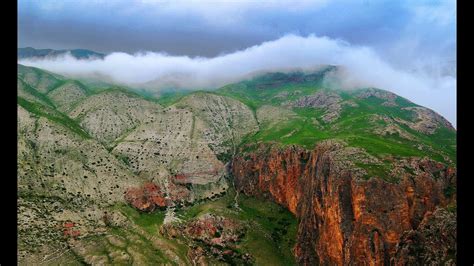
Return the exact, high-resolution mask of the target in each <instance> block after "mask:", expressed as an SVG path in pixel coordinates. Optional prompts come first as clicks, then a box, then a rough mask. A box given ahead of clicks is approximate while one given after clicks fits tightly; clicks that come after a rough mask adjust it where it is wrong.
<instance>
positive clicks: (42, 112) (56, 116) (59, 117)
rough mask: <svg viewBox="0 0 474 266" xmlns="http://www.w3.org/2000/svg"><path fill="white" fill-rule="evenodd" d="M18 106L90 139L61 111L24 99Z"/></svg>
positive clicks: (20, 98) (19, 99) (21, 99)
mask: <svg viewBox="0 0 474 266" xmlns="http://www.w3.org/2000/svg"><path fill="white" fill-rule="evenodd" d="M18 104H19V105H20V106H21V107H23V108H25V109H26V110H27V111H28V112H30V113H32V114H35V115H38V116H41V117H45V118H47V119H49V120H51V121H53V122H56V123H59V124H61V125H63V126H64V127H66V128H67V129H69V130H71V131H72V132H74V133H76V134H77V135H79V136H81V137H83V138H85V139H88V138H90V136H89V134H88V133H87V132H85V131H84V130H83V129H82V128H81V127H80V126H79V125H78V124H77V122H76V121H74V120H72V119H71V118H69V117H68V116H66V115H64V114H63V113H61V112H59V111H56V110H54V109H51V108H49V107H47V106H44V105H42V104H39V103H34V102H31V101H28V100H26V99H24V98H22V97H18Z"/></svg>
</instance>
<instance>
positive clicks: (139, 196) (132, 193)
mask: <svg viewBox="0 0 474 266" xmlns="http://www.w3.org/2000/svg"><path fill="white" fill-rule="evenodd" d="M125 200H126V201H127V202H128V203H129V204H131V205H132V206H133V207H135V208H137V209H139V210H141V211H148V212H150V211H154V210H155V208H157V207H158V208H160V207H166V206H168V205H170V202H169V200H168V201H167V200H166V198H165V195H164V193H163V191H162V190H161V188H160V187H159V186H157V185H156V184H153V183H151V182H149V183H145V184H144V185H143V186H142V187H140V188H129V189H127V191H126V193H125Z"/></svg>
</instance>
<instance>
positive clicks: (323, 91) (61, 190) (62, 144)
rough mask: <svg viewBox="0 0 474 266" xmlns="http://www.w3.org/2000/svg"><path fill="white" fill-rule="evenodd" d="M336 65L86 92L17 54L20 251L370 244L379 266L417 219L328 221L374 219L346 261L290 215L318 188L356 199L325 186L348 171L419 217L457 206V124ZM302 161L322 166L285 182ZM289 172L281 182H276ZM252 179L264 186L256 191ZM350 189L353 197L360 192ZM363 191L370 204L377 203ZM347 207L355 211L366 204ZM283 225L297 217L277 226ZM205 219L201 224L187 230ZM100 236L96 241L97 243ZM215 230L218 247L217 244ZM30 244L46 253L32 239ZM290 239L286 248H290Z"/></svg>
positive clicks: (28, 254)
mask: <svg viewBox="0 0 474 266" xmlns="http://www.w3.org/2000/svg"><path fill="white" fill-rule="evenodd" d="M331 69H333V67H329V68H327V69H325V70H323V71H320V72H315V73H309V74H305V73H289V74H288V73H269V74H265V75H262V76H258V77H256V78H253V79H250V80H244V81H241V82H238V83H234V84H229V85H226V86H224V87H222V88H219V89H217V90H214V91H208V92H203V91H200V92H190V93H188V94H184V95H177V97H174V96H172V97H169V98H166V99H160V98H158V99H151V98H149V97H145V96H142V95H140V94H137V93H135V92H133V91H132V92H130V91H128V90H127V89H124V88H113V87H112V88H103V89H93V88H90V87H88V86H86V85H84V84H83V83H81V82H77V81H74V80H69V79H67V78H65V77H62V76H59V75H55V74H54V73H48V72H46V71H42V70H41V69H37V68H30V67H25V66H21V65H19V74H18V75H19V77H18V80H19V85H18V91H19V92H22V94H21V95H20V94H19V97H18V106H19V107H18V114H19V116H18V119H19V120H18V130H19V151H18V155H19V156H18V157H19V160H18V169H19V174H18V180H19V194H20V195H22V196H20V199H19V200H20V203H21V204H19V205H20V206H21V208H20V211H19V217H20V220H21V223H20V224H19V229H20V230H19V232H20V238H19V239H20V245H19V254H20V261H21V262H22V263H23V264H31V263H39V262H40V261H41V254H42V255H47V254H50V253H51V250H50V249H51V248H52V249H59V250H64V255H63V256H60V257H58V258H56V260H55V261H56V262H58V263H59V262H61V261H62V262H64V261H68V260H71V256H72V257H73V258H80V260H83V261H86V262H87V263H104V264H114V263H130V262H132V261H133V262H135V263H142V264H150V263H155V264H156V263H158V264H159V263H167V262H168V263H169V262H170V261H173V262H174V263H177V264H191V261H201V262H202V263H210V264H212V263H217V262H220V263H228V264H232V263H236V262H239V263H242V262H245V263H247V264H265V263H270V261H271V263H272V264H273V265H277V264H278V263H281V264H283V261H285V262H286V263H285V265H288V264H297V263H298V264H302V265H307V264H308V263H312V262H314V261H320V262H321V263H324V262H337V261H339V262H340V261H346V262H347V258H349V260H351V261H352V259H351V258H352V256H353V255H350V254H372V255H371V256H368V257H371V258H377V259H376V260H375V262H376V265H383V264H384V263H385V262H386V260H387V259H390V258H392V257H394V256H395V253H397V252H398V251H395V250H394V249H393V245H394V244H396V243H398V242H399V241H405V240H403V239H404V238H403V237H402V233H404V231H406V230H409V229H412V230H415V232H416V230H418V222H417V223H415V224H414V225H413V226H411V227H410V226H408V224H409V222H407V220H403V221H401V223H403V224H404V225H406V226H404V227H403V228H402V229H400V230H398V229H397V231H396V232H397V234H392V235H390V234H391V233H390V230H391V229H390V226H388V227H387V226H385V225H384V226H382V227H380V226H379V225H378V224H379V223H375V224H370V223H367V222H366V221H371V220H370V219H369V218H361V220H360V221H358V222H354V224H358V225H357V226H361V225H364V226H366V227H367V228H368V229H367V230H366V229H363V230H362V229H357V230H359V231H353V232H352V231H351V232H352V233H351V232H350V231H347V230H346V226H349V225H347V224H350V221H349V220H346V219H348V218H347V217H346V216H342V218H341V219H342V224H341V225H334V226H336V227H334V228H332V229H331V230H332V231H334V232H343V234H344V235H347V236H349V235H352V237H354V239H355V240H354V241H359V240H360V239H363V238H364V237H367V236H368V235H370V230H372V229H377V230H378V232H379V233H378V235H377V236H375V238H378V239H379V240H376V241H372V242H371V243H372V244H368V246H363V245H362V244H361V245H352V246H350V245H345V244H344V245H342V246H339V247H338V249H339V248H341V247H342V249H344V248H345V247H348V248H349V247H350V249H351V252H347V253H346V254H347V255H345V256H346V257H347V258H346V259H344V258H342V257H341V256H342V255H341V253H331V252H329V250H330V249H332V248H333V247H331V246H328V245H325V244H323V243H324V241H320V242H318V243H320V244H318V247H317V248H315V249H311V247H312V246H310V245H309V246H307V243H308V242H307V240H308V239H313V240H314V239H317V238H315V236H317V235H318V234H320V233H321V234H326V233H328V232H330V231H331V230H329V229H328V228H327V227H321V226H318V225H317V224H315V223H313V222H307V221H305V220H304V219H303V222H298V221H297V220H296V217H295V213H303V212H299V211H297V210H298V209H300V208H309V207H308V206H313V205H311V203H310V202H312V201H321V200H322V201H326V202H328V203H330V204H333V205H331V206H332V207H331V208H329V207H328V208H329V209H328V211H332V210H337V209H338V208H339V207H337V206H338V204H339V203H338V202H339V200H337V198H338V197H342V198H341V200H340V201H341V203H340V204H343V206H342V205H341V206H342V207H341V208H343V209H344V210H347V209H348V208H349V209H351V208H356V207H350V206H349V207H348V205H347V204H346V203H345V202H346V200H345V198H344V195H345V192H347V190H348V189H349V188H348V187H344V188H341V189H339V188H337V187H334V189H333V190H332V191H333V192H330V193H329V194H325V192H324V191H322V190H325V189H327V186H328V184H326V185H325V183H324V182H335V183H334V184H337V183H338V182H339V181H338V180H339V177H340V176H343V177H344V176H346V175H350V176H354V177H357V178H356V179H357V180H358V181H357V183H354V185H353V188H354V189H356V188H357V189H359V190H361V189H364V188H365V185H364V184H365V183H367V184H372V183H374V184H377V186H375V188H373V191H374V193H375V194H377V193H383V188H384V187H390V188H391V191H393V193H392V194H391V197H393V199H394V200H393V202H410V201H411V202H412V205H410V206H411V207H409V208H408V207H403V208H402V207H400V208H397V209H396V210H397V211H400V212H403V213H405V212H412V211H415V212H416V213H415V214H413V217H416V220H419V219H421V218H422V217H423V215H425V216H426V219H427V221H428V220H429V216H430V214H429V213H430V212H432V211H434V210H435V208H438V207H439V208H444V209H448V210H452V209H453V206H455V193H456V188H455V182H454V181H453V180H455V178H456V176H455V165H456V158H455V157H456V130H455V129H454V128H453V127H452V126H451V125H450V123H449V122H447V121H446V120H445V119H443V118H442V117H441V116H440V115H438V114H436V113H435V112H434V111H432V110H429V109H428V108H424V107H421V106H418V105H416V104H414V103H412V102H410V101H408V100H406V99H404V98H401V97H399V96H397V95H395V94H393V93H390V92H388V91H384V90H379V89H374V88H363V89H360V90H354V91H343V90H337V89H332V88H328V87H327V83H325V82H324V77H325V75H326V72H325V71H331ZM25 97H28V99H26V98H25ZM48 102H49V103H48ZM328 143H329V144H328ZM331 143H332V144H331ZM321 145H322V146H321ZM318 147H319V148H318ZM322 147H326V148H322ZM315 149H316V150H315ZM318 149H319V150H318ZM321 149H322V150H321ZM323 150H329V153H326V152H323ZM259 154H260V155H259ZM283 154H286V155H284V156H283ZM309 154H313V155H309ZM311 156H313V157H314V159H311V160H309V158H312V157H311ZM318 156H319V157H318ZM250 158H253V159H252V160H249V159H250ZM266 158H267V159H268V160H267V159H266ZM292 158H293V159H292ZM295 158H298V159H295ZM316 158H321V159H316ZM308 160H309V161H308ZM315 160H316V161H318V160H322V162H315ZM323 162H324V163H323ZM335 162H344V163H343V164H340V165H339V164H337V163H335ZM320 164H321V165H320ZM315 165H319V166H315ZM324 165H325V166H324ZM327 167H328V168H327ZM326 168H327V169H326ZM298 169H300V170H298ZM301 169H306V170H301ZM325 169H326V170H325ZM328 169H332V170H328ZM305 171H306V172H307V174H296V173H298V172H300V173H303V172H305ZM328 171H329V172H328ZM331 171H332V172H331ZM286 172H287V173H288V174H284V175H282V173H286ZM312 172H317V173H318V174H315V175H314V180H318V181H317V183H314V186H312V187H313V188H314V189H313V190H307V189H308V188H309V187H306V188H305V187H304V186H302V185H298V182H299V181H295V180H297V179H298V178H301V179H303V181H302V182H303V183H302V184H308V183H310V181H308V180H313V179H311V178H310V177H312V176H313V175H312V174H311V173H312ZM244 173H245V174H244ZM271 173H275V175H272V174H271ZM331 173H334V174H331ZM282 176H286V177H284V178H283V177H282ZM308 178H309V179H308ZM344 178H345V177H344ZM410 178H411V179H413V180H416V181H417V182H418V183H419V184H420V185H416V184H418V183H415V185H414V186H415V187H414V188H412V189H413V193H414V194H413V193H412V192H410V193H412V194H413V195H412V194H409V195H412V196H403V193H402V192H401V191H403V190H404V189H405V190H409V188H408V187H409V186H408V185H407V184H408V183H407V182H408V181H407V180H410ZM290 179H291V180H293V179H294V180H293V181H294V182H293V181H291V180H290ZM304 180H306V181H304ZM324 180H326V181H324ZM328 180H329V181H328ZM344 180H345V179H344ZM285 182H289V183H288V185H287V186H283V187H282V186H281V184H284V183H285ZM311 182H313V181H311ZM315 182H316V181H315ZM354 182H355V181H354ZM453 182H454V183H453ZM344 184H346V183H344ZM355 184H358V185H355ZM330 186H332V185H329V187H330ZM256 187H261V188H262V189H261V190H259V192H261V194H259V193H256V192H255V188H256ZM371 188H372V187H371ZM367 189H368V188H367ZM318 191H320V192H321V193H322V194H321V193H319V192H318ZM359 192H360V191H359ZM359 192H357V193H359ZM357 193H356V192H354V194H353V195H354V197H356V195H359V196H360V195H363V193H362V192H360V193H359V194H357ZM407 193H408V192H407ZM349 194H350V193H349ZM349 194H347V195H349ZM351 195H352V194H351ZM407 195H408V194H407ZM359 196H357V197H359ZM423 197H426V198H427V200H426V203H423ZM283 198H285V199H288V200H287V201H286V200H285V201H282V199H283ZM366 198H367V199H369V200H367V201H366V202H367V206H369V205H370V206H372V205H371V204H375V203H374V199H371V198H370V197H369V196H366ZM42 199H43V201H42ZM436 199H441V200H436ZM285 202H287V203H285ZM354 202H355V201H354ZM413 202H415V203H413ZM273 204H279V205H281V206H283V207H285V208H286V209H285V208H283V209H278V208H280V207H275V206H278V205H273ZM354 204H355V203H354ZM354 204H353V206H356V205H357V204H356V205H354ZM407 204H409V203H407ZM413 204H414V205H413ZM38 206H42V208H38ZM304 206H306V207H304ZM314 206H316V205H314ZM357 206H358V207H357V208H358V210H356V209H352V210H351V212H356V211H359V212H360V213H364V215H369V211H372V209H370V208H369V207H367V206H365V205H363V204H362V205H357ZM403 206H405V205H403ZM414 206H415V207H414ZM371 208H372V207H371ZM384 208H385V207H384ZM384 208H382V209H384ZM387 208H389V207H387ZM266 209H268V210H270V209H271V210H278V211H276V212H273V213H272V212H268V211H266ZM382 209H380V210H379V209H377V210H376V213H375V214H373V215H376V217H377V219H380V220H381V221H383V220H384V219H388V218H387V217H391V216H390V215H392V212H391V211H387V212H384V210H382ZM385 209H386V208H385ZM389 209H390V208H389ZM289 212H291V213H293V216H292V215H291V214H289ZM262 213H265V215H263V214H262ZM304 213H305V215H304V216H298V217H299V218H304V217H307V218H308V217H316V218H317V220H318V221H320V222H321V223H331V221H334V219H338V218H337V217H338V216H337V215H332V216H331V215H329V216H328V215H326V214H324V213H322V212H314V213H312V212H309V211H305V212H304ZM32 215H33V216H32ZM344 215H345V214H344ZM371 215H372V214H371ZM369 216H370V215H369ZM32 217H35V219H36V220H35V219H32ZM265 217H271V219H267V218H265ZM345 217H346V218H345ZM361 217H362V216H361ZM370 217H372V216H370ZM374 217H375V216H374ZM420 217H421V218H420ZM443 217H445V216H443ZM446 217H447V216H446ZM299 218H298V219H299ZM308 219H309V218H308ZM371 219H372V218H371ZM436 219H438V218H436ZM446 219H448V218H446ZM412 220H413V219H412ZM436 221H438V220H436ZM282 224H283V225H285V224H288V225H291V227H290V228H288V230H286V229H284V227H281V225H282ZM337 227H341V228H342V229H340V230H339V229H338V230H336V229H335V228H337ZM177 228H184V229H183V231H182V232H181V233H176V230H181V229H177ZM298 228H299V229H298ZM301 228H313V229H311V230H309V229H308V230H309V231H308V230H306V229H304V230H303V229H301ZM351 228H355V227H354V226H352V227H351ZM369 229H370V230H369ZM203 230H204V231H203ZM354 230H356V229H354ZM420 230H426V229H422V228H421V229H420ZM199 231H203V232H206V233H205V234H203V235H196V232H199ZM237 231H241V232H242V234H243V235H239V234H237V233H236V232H237ZM303 231H308V234H305V233H304V232H303ZM104 232H106V235H107V234H108V235H109V236H105V235H104ZM387 232H388V233H387ZM420 232H421V231H420ZM423 232H424V231H423ZM34 234H39V235H40V236H41V237H40V238H37V237H35V235H34ZM358 234H360V235H361V237H358V236H357V235H358ZM387 234H388V236H387ZM173 236H174V237H173ZM137 237H138V238H137ZM370 237H374V236H372V235H370ZM387 237H388V238H387ZM390 237H392V238H390ZM140 239H141V240H140ZM231 239H234V240H231ZM358 239H359V240H358ZM387 239H388V240H387ZM94 241H95V242H96V243H99V244H98V246H99V247H100V248H99V247H94V245H92V244H93V243H94ZM318 241H319V240H318ZM387 241H388V242H387ZM215 243H219V244H218V246H220V247H221V248H220V249H217V250H216V249H213V247H214V246H213V245H215ZM256 243H258V245H260V247H259V248H256V247H255V244H256ZM272 243H278V244H272ZM360 243H362V242H360ZM374 243H375V244H374ZM387 243H389V248H383V249H380V250H378V251H371V248H370V245H372V246H373V245H375V246H378V245H379V246H384V245H388V244H387ZM446 243H450V242H446ZM67 245H69V246H71V247H72V248H70V249H67V248H66V246H67ZM183 245H184V246H183ZM302 245H303V246H302ZM407 245H408V247H409V248H416V247H411V246H409V245H410V244H408V243H407V244H406V245H405V246H407ZM38 246H43V248H44V250H43V251H40V252H39V253H38V252H34V251H33V250H32V248H34V247H38ZM185 246H191V247H193V249H194V250H196V252H190V251H189V250H188V249H187V248H186V247H185ZM280 247H286V248H285V249H286V251H282V250H280ZM293 247H296V249H295V250H294V251H295V252H296V253H293V255H292V254H290V253H291V252H287V251H288V250H290V249H292V248H293ZM99 250H102V251H100V252H99ZM152 250H157V251H156V252H155V253H153V252H152ZM446 250H452V247H450V246H449V247H447V249H446ZM120 252H123V255H120V254H122V253H120ZM400 252H402V251H400ZM400 252H398V253H400ZM449 252H451V251H449ZM449 252H448V253H449ZM276 253H280V254H285V255H284V257H280V262H278V261H275V260H272V256H276V255H275V254H276ZM141 254H143V255H141ZM403 254H404V253H403ZM449 254H451V253H449ZM449 254H448V255H449ZM295 255H298V256H299V257H300V260H299V261H297V260H296V257H294V256H295ZM448 255H446V254H444V255H443V256H444V257H443V256H442V259H444V258H445V257H446V256H448ZM449 256H450V255H449ZM343 257H344V256H343ZM404 259H405V257H402V258H398V260H399V261H403V260H404ZM72 260H73V261H74V260H76V261H77V259H72ZM365 262H367V261H365ZM22 263H20V264H22ZM360 263H362V261H360Z"/></svg>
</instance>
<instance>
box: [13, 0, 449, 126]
mask: <svg viewBox="0 0 474 266" xmlns="http://www.w3.org/2000/svg"><path fill="white" fill-rule="evenodd" d="M18 6H19V10H18V14H19V17H18V20H19V27H18V36H19V40H18V41H19V44H18V45H19V47H26V46H32V47H35V48H53V49H71V48H84V49H91V50H94V51H98V52H127V53H132V54H133V53H136V52H144V51H150V52H155V53H166V54H168V55H169V56H179V55H181V56H189V57H191V58H194V57H196V56H199V57H208V58H214V59H216V60H215V61H214V62H219V58H222V56H224V55H231V54H236V52H237V54H239V52H238V51H244V50H245V49H247V48H249V47H252V46H257V47H260V48H262V49H263V48H265V49H269V51H270V50H271V49H272V48H271V47H273V46H272V45H270V46H269V45H262V43H264V42H271V43H274V46H275V45H280V46H281V47H285V48H286V49H287V50H285V51H282V52H283V53H286V54H285V55H282V54H281V53H282V52H276V54H274V51H273V50H272V51H273V52H266V53H267V54H268V55H269V56H282V57H284V58H287V61H285V64H284V65H285V66H286V67H288V66H291V62H293V61H294V60H292V58H291V56H298V55H297V54H295V52H288V51H289V50H288V49H295V50H298V49H300V47H299V45H298V44H297V43H296V44H294V45H293V46H287V45H288V43H289V42H290V41H288V40H286V41H285V38H284V36H289V34H291V36H300V37H301V39H295V40H296V42H298V40H299V41H300V42H305V43H307V44H311V45H314V47H320V49H323V50H322V51H326V52H334V53H335V54H327V56H322V54H321V53H318V52H315V51H313V50H314V49H313V50H311V49H309V48H308V49H304V51H305V52H306V53H312V54H313V56H309V57H311V58H313V59H317V60H322V61H320V63H328V62H329V61H334V60H332V59H333V58H334V57H338V52H340V50H338V49H332V48H331V49H329V50H324V49H325V48H324V47H322V46H320V44H321V39H318V38H320V37H323V36H327V37H328V38H329V39H330V40H332V41H333V42H332V44H331V45H333V47H339V48H340V47H345V46H348V47H350V49H349V51H358V49H359V48H364V49H365V48H366V49H369V50H370V53H372V54H371V55H368V54H369V53H367V56H365V57H364V60H363V59H360V60H361V61H363V62H372V63H373V62H374V61H373V59H374V58H377V60H380V61H383V64H384V65H386V66H387V67H389V68H391V69H392V70H393V71H395V72H406V73H407V74H410V75H412V76H416V78H418V79H424V80H430V81H429V82H425V83H426V84H425V85H424V86H425V87H430V88H431V89H432V90H431V91H430V93H428V94H425V95H423V93H422V94H420V90H421V89H419V88H418V87H419V86H421V85H420V84H415V83H413V84H412V85H413V89H412V90H413V96H411V95H409V91H410V90H409V89H408V87H410V86H409V85H407V83H406V82H405V81H403V82H405V83H404V84H398V83H397V82H395V83H392V84H390V83H389V84H388V85H392V86H390V87H391V88H393V87H404V86H405V87H407V88H405V87H404V88H403V91H404V93H405V95H402V96H405V97H407V98H409V99H410V98H411V99H412V100H414V101H415V102H417V103H419V104H423V105H425V106H428V107H430V108H433V109H434V110H436V111H438V112H440V113H441V114H443V115H444V116H446V117H447V118H448V119H449V120H450V121H451V122H452V123H453V124H455V109H456V107H455V106H456V102H455V95H456V94H455V90H456V82H455V81H456V78H455V73H456V71H455V70H456V69H455V57H456V49H455V48H456V24H455V23H456V18H455V13H456V5H455V1H454V0H418V1H415V0H401V1H391V0H350V1H349V0H315V1H309V0H293V1H289V0H288V1H285V0H282V1H277V0H263V1H256V0H239V1H237V0H234V1H231V0H228V1H223V0H220V1H218V0H201V1H193V0H156V1H151V0H148V1H137V0H135V1H133V0H108V1H106V0H100V1H99V0H96V1H92V0H91V1H76V0H60V1H58V0H41V1H39V0H38V1H32V0H19V2H18ZM310 35H311V36H313V37H311V36H310ZM282 37H283V41H282V39H281V38H282ZM311 38H313V39H311ZM314 38H316V39H314ZM318 40H319V41H318ZM316 42H317V43H316ZM269 47H270V48H269ZM241 54H242V53H240V55H241ZM250 54H252V53H250ZM290 55H291V56H290ZM227 58H229V57H227ZM244 58H245V57H244ZM168 59H169V58H168ZM323 59H325V60H323ZM132 60H138V59H137V58H136V57H134V58H132ZM155 60H157V58H156V57H155ZM160 60H161V59H160ZM251 60H252V59H251V57H248V59H247V61H245V62H244V61H242V62H241V64H244V65H248V66H249V67H250V66H253V65H255V64H254V63H252V62H250V61H251ZM261 60H266V58H263V59H261ZM351 60H352V59H351ZM351 60H349V59H348V57H347V58H345V59H344V60H339V61H337V60H335V61H336V62H340V63H343V64H345V63H347V64H352V62H353V61H351ZM371 60H372V61H371ZM165 61H166V60H165ZM168 61H171V62H173V63H174V61H173V60H168ZM239 62H240V61H239ZM159 65H160V66H161V67H163V64H161V63H160V64H159ZM211 65H212V64H211ZM300 65H301V62H300V63H295V66H300ZM48 66H50V65H48ZM148 66H150V67H151V66H152V65H148ZM355 66H356V65H355V64H353V67H355ZM56 67H57V65H56ZM89 67H90V66H89ZM262 67H267V68H269V67H270V65H268V64H266V65H265V66H263V65H262ZM53 68H54V67H53ZM365 68H370V66H365ZM100 69H103V70H104V71H105V69H107V68H100ZM251 69H253V68H252V67H250V69H249V70H251ZM71 71H72V72H77V71H75V70H74V71H73V70H71ZM239 73H240V72H239ZM106 74H109V75H112V76H113V75H114V74H115V73H106ZM168 74H169V73H168ZM230 74H231V73H230ZM230 74H228V73H226V74H225V75H224V76H226V77H227V76H228V75H230ZM384 74H386V75H388V74H387V73H384ZM150 75H151V76H153V75H152V73H151V74H150ZM151 76H150V78H151ZM372 76H374V75H372ZM158 77H160V76H159V75H158V76H156V77H154V78H158ZM381 78H383V77H375V76H374V77H372V79H377V80H380V79H381ZM392 78H393V77H387V78H386V80H392ZM136 79H137V77H134V78H133V80H136ZM224 80H228V79H224ZM403 82H402V83H403ZM375 83H377V82H375ZM377 84H378V83H377ZM385 85H386V84H385ZM415 86H418V87H415ZM391 88H383V89H391ZM425 89H426V88H425ZM400 90H401V89H399V88H394V89H393V91H395V92H399V91H400ZM418 94H420V95H418ZM415 95H418V96H415ZM410 96H411V97H410Z"/></svg>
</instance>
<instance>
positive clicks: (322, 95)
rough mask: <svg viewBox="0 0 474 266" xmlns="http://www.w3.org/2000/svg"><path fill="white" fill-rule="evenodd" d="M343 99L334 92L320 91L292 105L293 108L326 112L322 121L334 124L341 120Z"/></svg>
mask: <svg viewBox="0 0 474 266" xmlns="http://www.w3.org/2000/svg"><path fill="white" fill-rule="evenodd" d="M341 102H342V98H341V97H340V96H339V95H338V94H336V93H332V92H325V91H318V92H316V93H315V94H313V95H310V96H303V97H301V98H299V99H298V100H296V101H295V102H294V103H291V104H290V105H291V106H293V107H312V108H321V109H324V110H325V113H324V115H323V116H322V119H323V120H324V121H325V122H332V121H334V120H336V119H337V118H339V115H340V113H341V110H342V106H341Z"/></svg>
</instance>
